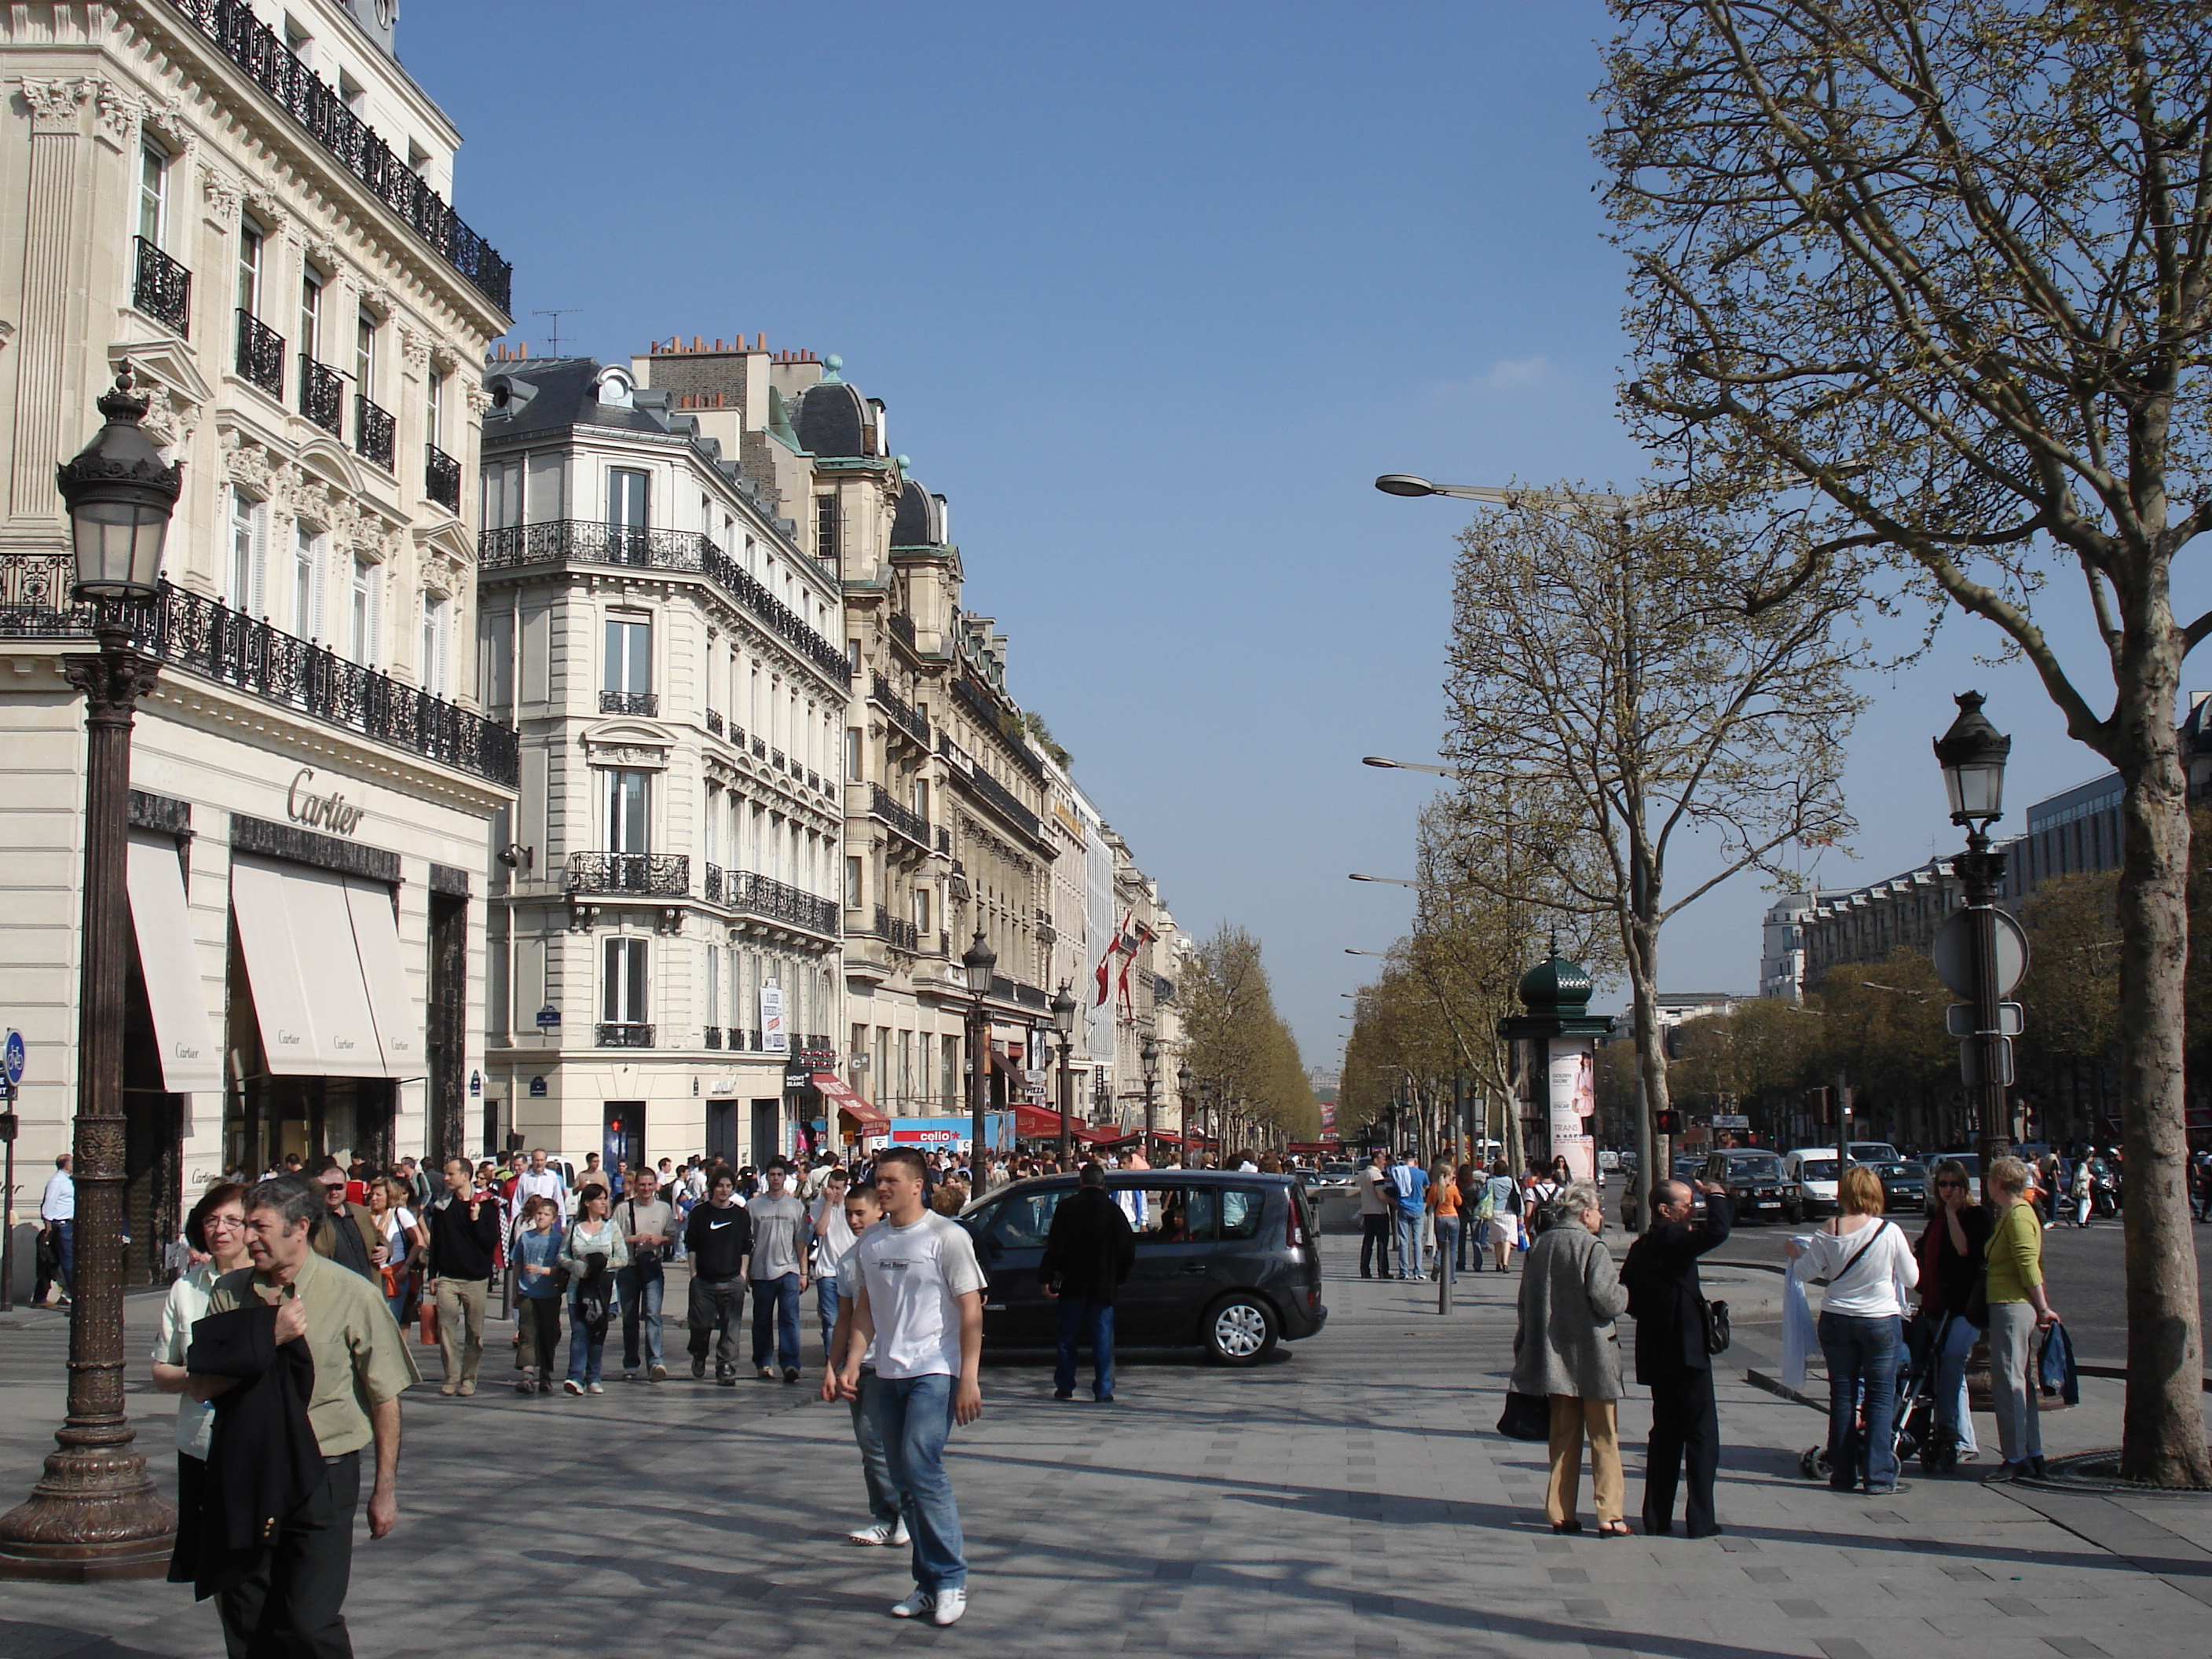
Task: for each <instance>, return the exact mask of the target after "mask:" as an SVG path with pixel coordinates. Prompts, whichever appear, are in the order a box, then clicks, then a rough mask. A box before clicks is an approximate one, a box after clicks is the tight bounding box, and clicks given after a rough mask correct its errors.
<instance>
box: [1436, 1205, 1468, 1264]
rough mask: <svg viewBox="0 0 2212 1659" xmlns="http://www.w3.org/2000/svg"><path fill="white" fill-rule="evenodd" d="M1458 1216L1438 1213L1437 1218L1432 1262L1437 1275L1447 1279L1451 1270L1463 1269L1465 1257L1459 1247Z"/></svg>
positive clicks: (1465, 1261) (1465, 1262)
mask: <svg viewBox="0 0 2212 1659" xmlns="http://www.w3.org/2000/svg"><path fill="white" fill-rule="evenodd" d="M1460 1238H1461V1233H1460V1225H1459V1218H1458V1217H1457V1216H1455V1215H1440V1216H1438V1217H1437V1259H1436V1261H1435V1262H1434V1264H1433V1265H1434V1266H1435V1267H1436V1270H1437V1274H1438V1276H1439V1277H1441V1278H1445V1279H1449V1278H1450V1277H1451V1274H1452V1273H1453V1270H1454V1269H1455V1268H1457V1269H1459V1270H1461V1271H1462V1272H1463V1271H1465V1269H1466V1267H1467V1257H1466V1255H1465V1254H1464V1253H1463V1252H1462V1250H1461V1249H1460Z"/></svg>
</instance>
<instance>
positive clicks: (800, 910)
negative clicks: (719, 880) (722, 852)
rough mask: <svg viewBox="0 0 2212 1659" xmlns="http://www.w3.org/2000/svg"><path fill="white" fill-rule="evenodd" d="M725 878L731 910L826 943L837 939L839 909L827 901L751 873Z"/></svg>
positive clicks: (738, 872)
mask: <svg viewBox="0 0 2212 1659" xmlns="http://www.w3.org/2000/svg"><path fill="white" fill-rule="evenodd" d="M727 881H728V886H729V896H728V898H727V899H726V900H725V901H724V902H726V903H727V904H728V905H729V906H730V907H731V908H732V909H737V910H744V911H749V912H750V913H751V914H752V915H757V916H759V917H761V918H762V919H763V920H764V921H780V922H783V923H786V924H787V925H788V926H790V927H797V928H800V929H803V930H804V931H805V932H807V933H818V934H820V935H821V936H822V937H823V938H824V939H836V937H837V935H838V914H837V907H836V905H835V904H832V903H831V902H829V900H828V899H823V898H817V897H815V896H814V895H813V894H811V893H802V892H800V891H799V890H798V889H797V888H796V887H789V886H786V885H785V884H783V883H782V882H780V881H775V880H773V879H771V878H769V877H767V876H757V875H755V874H754V873H753V872H751V871H750V870H732V871H730V872H727Z"/></svg>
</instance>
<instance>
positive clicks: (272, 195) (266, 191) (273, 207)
mask: <svg viewBox="0 0 2212 1659" xmlns="http://www.w3.org/2000/svg"><path fill="white" fill-rule="evenodd" d="M246 210H247V211H248V212H250V213H252V215H253V222H255V223H256V224H258V225H259V226H260V227H261V234H263V235H264V236H276V235H279V234H283V232H284V231H285V230H286V228H288V227H289V225H290V224H291V222H292V215H291V211H290V210H289V209H288V208H287V207H285V205H284V198H283V197H281V196H279V195H278V194H277V193H276V191H273V190H271V189H270V188H269V187H268V186H267V185H253V186H252V187H251V188H249V189H248V190H247V191H246Z"/></svg>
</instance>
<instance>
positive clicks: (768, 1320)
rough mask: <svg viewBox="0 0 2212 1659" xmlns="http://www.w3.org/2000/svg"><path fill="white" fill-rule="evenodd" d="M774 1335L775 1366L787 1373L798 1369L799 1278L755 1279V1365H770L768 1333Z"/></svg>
mask: <svg viewBox="0 0 2212 1659" xmlns="http://www.w3.org/2000/svg"><path fill="white" fill-rule="evenodd" d="M771 1331H773V1332H774V1338H773V1340H774V1342H775V1358H776V1363H777V1364H779V1365H780V1366H781V1367H782V1368H783V1369H784V1370H787V1371H789V1370H798V1369H799V1275H798V1274H797V1273H785V1274H784V1275H783V1276H782V1277H781V1278H779V1279H755V1280H753V1364H754V1366H755V1368H756V1369H757V1368H758V1367H760V1366H763V1365H765V1364H768V1359H769V1342H770V1340H771V1338H770V1334H769V1333H770V1332H771Z"/></svg>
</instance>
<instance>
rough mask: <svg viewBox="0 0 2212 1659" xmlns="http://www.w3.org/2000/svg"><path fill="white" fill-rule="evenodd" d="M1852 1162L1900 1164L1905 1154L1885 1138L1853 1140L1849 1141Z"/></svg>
mask: <svg viewBox="0 0 2212 1659" xmlns="http://www.w3.org/2000/svg"><path fill="white" fill-rule="evenodd" d="M1850 1152H1851V1162H1852V1163H1854V1164H1902V1163H1903V1162H1904V1161H1905V1154H1904V1153H1902V1152H1899V1151H1898V1150H1897V1148H1896V1147H1894V1146H1891V1145H1890V1144H1889V1142H1887V1141H1886V1140H1854V1141H1852V1142H1851V1143H1850Z"/></svg>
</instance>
